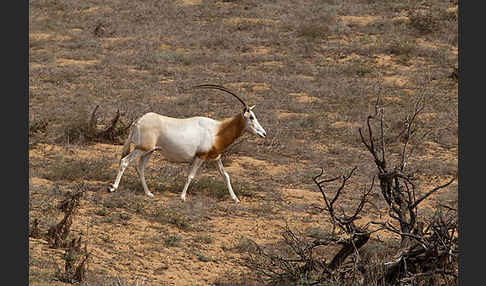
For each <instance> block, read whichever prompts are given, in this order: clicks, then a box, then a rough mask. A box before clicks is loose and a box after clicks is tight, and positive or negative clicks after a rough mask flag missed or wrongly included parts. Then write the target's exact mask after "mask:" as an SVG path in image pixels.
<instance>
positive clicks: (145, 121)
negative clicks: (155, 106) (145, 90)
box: [132, 112, 221, 163]
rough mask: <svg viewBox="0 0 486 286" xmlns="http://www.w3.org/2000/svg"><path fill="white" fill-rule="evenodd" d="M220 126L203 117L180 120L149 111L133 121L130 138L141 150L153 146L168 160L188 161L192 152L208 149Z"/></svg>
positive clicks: (193, 154)
mask: <svg viewBox="0 0 486 286" xmlns="http://www.w3.org/2000/svg"><path fill="white" fill-rule="evenodd" d="M220 125H221V122H219V121H216V120H213V119H211V118H207V117H200V116H198V117H191V118H185V119H180V118H172V117H167V116H164V115H160V114H157V113H153V112H150V113H147V114H145V115H143V116H142V117H140V118H139V119H138V120H137V122H135V124H134V126H133V131H132V132H133V134H132V140H133V143H134V145H135V146H136V147H135V148H137V147H138V148H139V149H145V150H143V151H150V149H152V148H154V147H156V148H157V149H159V150H160V151H161V153H162V154H163V156H164V157H165V158H166V159H167V160H169V161H171V162H180V163H183V162H192V160H193V159H194V157H195V156H196V154H198V153H205V152H208V151H209V150H210V149H211V147H212V146H213V142H214V140H215V138H216V133H217V132H218V128H219V126H220ZM149 131H150V132H149Z"/></svg>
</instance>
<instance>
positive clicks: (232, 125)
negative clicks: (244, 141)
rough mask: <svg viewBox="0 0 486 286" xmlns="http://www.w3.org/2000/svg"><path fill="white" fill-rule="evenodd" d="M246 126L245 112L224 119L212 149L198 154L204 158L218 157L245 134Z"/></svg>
mask: <svg viewBox="0 0 486 286" xmlns="http://www.w3.org/2000/svg"><path fill="white" fill-rule="evenodd" d="M245 127H246V118H245V117H244V116H243V114H238V115H236V116H234V117H231V118H227V119H224V120H222V121H221V125H220V126H219V130H218V132H217V133H216V138H215V139H214V143H213V146H212V147H211V149H210V150H209V151H208V152H206V153H199V154H197V156H199V157H200V158H202V159H204V160H206V159H216V158H217V157H218V156H219V155H221V154H222V153H223V152H224V150H226V148H227V147H228V146H229V145H231V143H233V142H234V141H235V140H236V139H237V138H238V137H240V136H241V134H243V131H244V130H245Z"/></svg>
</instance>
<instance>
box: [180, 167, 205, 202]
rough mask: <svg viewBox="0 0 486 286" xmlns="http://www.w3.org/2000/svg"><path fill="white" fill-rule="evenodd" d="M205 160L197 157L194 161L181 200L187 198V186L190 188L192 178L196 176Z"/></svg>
mask: <svg viewBox="0 0 486 286" xmlns="http://www.w3.org/2000/svg"><path fill="white" fill-rule="evenodd" d="M203 162H204V160H203V159H201V158H199V157H196V158H194V161H193V162H192V166H191V170H190V171H189V175H188V176H187V180H186V184H185V185H184V189H183V190H182V194H181V200H182V201H185V200H186V192H187V188H189V184H190V183H191V181H192V179H194V177H195V176H196V172H197V169H199V167H201V165H202V163H203Z"/></svg>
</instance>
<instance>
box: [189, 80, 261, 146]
mask: <svg viewBox="0 0 486 286" xmlns="http://www.w3.org/2000/svg"><path fill="white" fill-rule="evenodd" d="M194 88H208V89H219V90H222V91H225V92H227V93H229V94H231V95H233V96H234V97H235V98H236V99H238V100H239V101H240V102H241V104H243V106H244V109H243V117H244V118H245V119H246V130H248V131H250V132H251V133H253V134H255V135H258V136H260V137H262V138H265V136H267V132H266V131H265V129H263V127H262V126H261V125H260V123H259V122H258V119H257V118H256V116H255V113H253V111H252V109H253V108H255V105H252V106H248V104H246V102H244V101H243V99H241V98H240V97H239V96H238V95H236V94H235V93H234V92H233V91H231V90H229V89H227V88H225V87H223V86H220V85H214V84H203V85H198V86H195V87H194Z"/></svg>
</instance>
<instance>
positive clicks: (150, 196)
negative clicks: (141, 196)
mask: <svg viewBox="0 0 486 286" xmlns="http://www.w3.org/2000/svg"><path fill="white" fill-rule="evenodd" d="M145 194H146V195H147V196H149V198H153V197H154V194H152V193H151V192H146V193H145Z"/></svg>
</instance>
